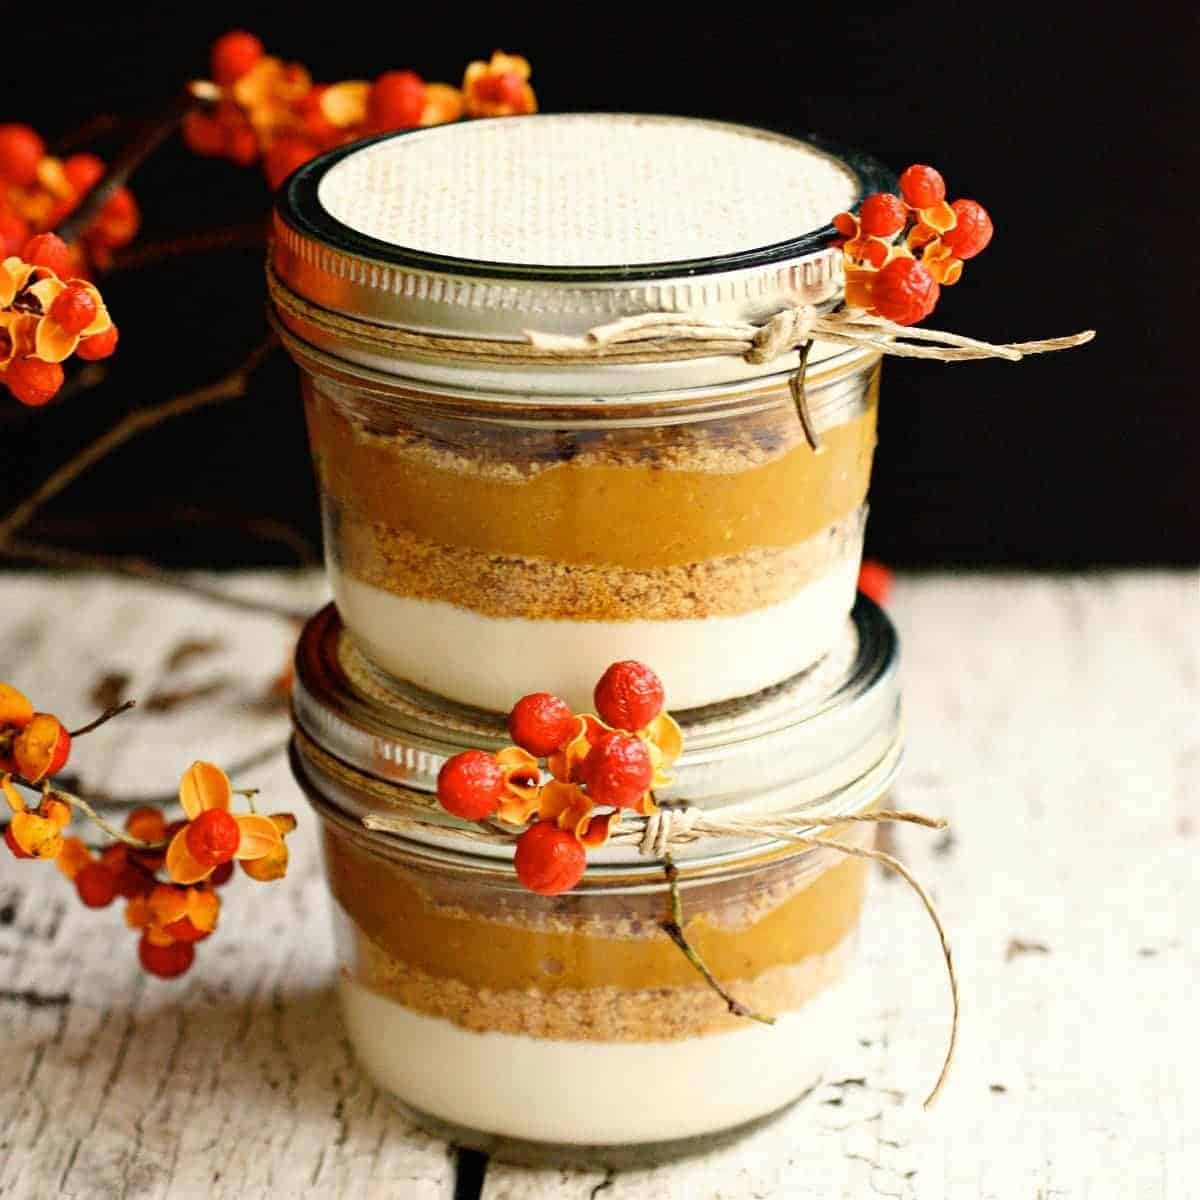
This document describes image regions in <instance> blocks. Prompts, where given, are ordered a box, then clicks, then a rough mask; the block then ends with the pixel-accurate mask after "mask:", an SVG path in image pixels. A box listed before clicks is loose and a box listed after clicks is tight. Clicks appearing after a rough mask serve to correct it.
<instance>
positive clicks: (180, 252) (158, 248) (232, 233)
mask: <svg viewBox="0 0 1200 1200" xmlns="http://www.w3.org/2000/svg"><path fill="white" fill-rule="evenodd" d="M266 241H267V230H266V226H265V224H264V223H263V222H262V221H254V222H252V223H248V224H245V225H230V226H228V227H227V228H223V229H210V230H207V231H205V232H203V233H192V234H185V235H183V236H181V237H174V238H165V239H163V240H161V241H157V242H141V243H139V244H137V245H135V246H130V247H129V249H127V250H122V251H120V252H118V253H117V254H116V255H115V256H114V257H113V261H112V265H111V266H110V267H109V268H108V270H107V271H106V272H105V273H106V274H108V275H111V274H112V273H113V272H114V271H133V270H136V269H137V268H139V267H148V266H153V265H154V264H155V263H160V262H168V261H170V260H171V259H174V258H181V257H183V256H184V255H188V254H205V253H207V252H208V251H210V250H256V249H261V248H262V247H263V246H265V245H266Z"/></svg>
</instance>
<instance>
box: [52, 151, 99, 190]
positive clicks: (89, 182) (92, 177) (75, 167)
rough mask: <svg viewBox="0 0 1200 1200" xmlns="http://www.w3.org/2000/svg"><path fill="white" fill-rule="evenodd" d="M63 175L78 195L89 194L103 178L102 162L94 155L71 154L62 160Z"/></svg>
mask: <svg viewBox="0 0 1200 1200" xmlns="http://www.w3.org/2000/svg"><path fill="white" fill-rule="evenodd" d="M62 166H63V174H64V175H65V176H66V177H67V182H68V183H70V185H71V186H72V187H73V188H74V189H75V190H76V191H77V192H79V193H81V194H82V193H83V192H90V191H91V190H92V188H94V187H95V186H96V184H98V183H99V182H100V180H101V179H103V178H104V170H105V167H104V160H103V159H102V158H98V157H97V156H96V155H95V154H71V155H68V156H67V157H66V158H64V159H63V165H62Z"/></svg>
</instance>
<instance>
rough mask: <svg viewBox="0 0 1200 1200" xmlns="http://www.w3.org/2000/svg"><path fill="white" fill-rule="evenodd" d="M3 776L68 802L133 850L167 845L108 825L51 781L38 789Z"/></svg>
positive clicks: (28, 789) (82, 803)
mask: <svg viewBox="0 0 1200 1200" xmlns="http://www.w3.org/2000/svg"><path fill="white" fill-rule="evenodd" d="M4 778H5V780H6V781H7V780H9V779H12V782H13V783H14V784H16V785H17V786H18V787H23V788H24V789H25V790H26V791H29V792H36V793H38V794H39V795H41V796H42V797H49V798H50V799H53V800H61V801H62V802H63V803H64V804H69V805H70V806H71V807H72V808H75V809H78V810H79V811H80V812H81V813H83V814H84V815H85V816H87V817H88V818H89V819H90V820H91V821H92V822H94V823H95V824H96V825H98V826H99V827H100V828H101V829H103V830H104V832H105V833H107V834H108V835H109V837H113V838H116V839H117V841H119V842H124V843H125V845H127V846H132V847H133V848H134V849H135V850H163V849H165V848H166V846H167V845H168V843H167V842H166V841H165V840H164V841H161V842H145V841H143V840H142V839H141V838H137V837H134V836H133V834H131V833H126V832H125V830H123V829H118V828H117V827H116V826H115V825H110V824H109V823H108V822H107V821H106V820H105V819H104V818H103V817H102V816H101V815H100V814H99V813H98V812H97V811H96V810H95V809H94V808H93V807H92V806H91V805H90V804H89V803H88V802H87V801H86V800H85V799H84V798H83V797H82V796H76V795H75V793H74V792H65V791H63V790H62V789H61V788H57V787H55V786H54V785H53V784H51V783H46V784H44V785H43V786H42V787H41V788H40V789H39V788H36V787H34V786H33V785H32V784H30V783H27V782H26V781H25V780H23V779H16V778H13V777H12V776H5V777H4Z"/></svg>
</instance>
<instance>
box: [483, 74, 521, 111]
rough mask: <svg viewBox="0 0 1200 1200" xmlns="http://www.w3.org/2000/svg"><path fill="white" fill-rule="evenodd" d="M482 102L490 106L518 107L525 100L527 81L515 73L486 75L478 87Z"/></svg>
mask: <svg viewBox="0 0 1200 1200" xmlns="http://www.w3.org/2000/svg"><path fill="white" fill-rule="evenodd" d="M476 89H477V94H478V96H479V98H480V99H481V100H486V101H488V103H490V104H503V105H506V106H508V107H510V108H511V107H516V106H518V105H520V104H522V103H523V101H524V99H525V80H524V79H522V78H521V76H520V75H518V74H517V73H516V72H515V71H497V72H496V73H495V74H488V75H485V76H484V77H483V78H482V79H481V80H480V81H479V83H478V84H477V85H476Z"/></svg>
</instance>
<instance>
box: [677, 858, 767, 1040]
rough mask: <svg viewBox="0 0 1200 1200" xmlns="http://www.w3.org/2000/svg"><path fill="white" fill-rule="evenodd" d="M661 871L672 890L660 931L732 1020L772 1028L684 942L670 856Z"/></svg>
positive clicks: (686, 941)
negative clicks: (719, 1000) (733, 994)
mask: <svg viewBox="0 0 1200 1200" xmlns="http://www.w3.org/2000/svg"><path fill="white" fill-rule="evenodd" d="M663 870H664V871H665V872H666V876H667V886H668V887H669V888H670V889H671V916H670V919H669V920H666V921H663V922H662V923H661V924H662V930H663V932H664V933H665V934H666V935H667V937H669V938H670V939H671V941H673V942H674V943H675V945H676V946H678V947H679V949H680V950H682V951H683V954H684V956H685V957H686V958H687V960H688V962H690V963H691V964H692V966H693V967H695V968H696V970H697V971H699V972H700V974H701V975H703V976H704V981H705V982H706V983H707V984H708V986H709V987H710V988H712V990H713V991H714V992H716V993H717V995H718V996H720V997H721V999H722V1000H724V1001H725V1004H726V1005H727V1006H728V1008H729V1011H730V1012H731V1013H732V1014H733V1015H734V1016H735V1017H748V1018H749V1019H750V1020H751V1021H759V1022H761V1023H762V1024H763V1025H774V1024H775V1018H774V1017H767V1016H764V1015H763V1014H762V1013H757V1012H755V1011H754V1010H753V1009H749V1008H747V1007H746V1006H745V1005H744V1004H743V1003H742V1002H741V1001H740V1000H739V999H737V997H736V996H732V995H730V994H729V992H727V991H726V990H725V988H724V986H723V985H722V983H721V981H720V980H719V979H718V978H717V977H716V976H715V975H714V974H713V973H712V971H711V970H710V969H709V967H708V964H707V963H706V962H705V961H704V959H702V958H701V957H700V955H699V953H698V952H697V951H696V949H695V947H694V946H693V945H692V944H691V942H689V941H688V940H687V935H686V934H685V933H684V932H683V901H682V900H681V899H680V896H679V871H678V869H677V868H676V866H675V864H674V863H673V862H672V861H671V859H670V858H669V857H668V858H664V859H663Z"/></svg>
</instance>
